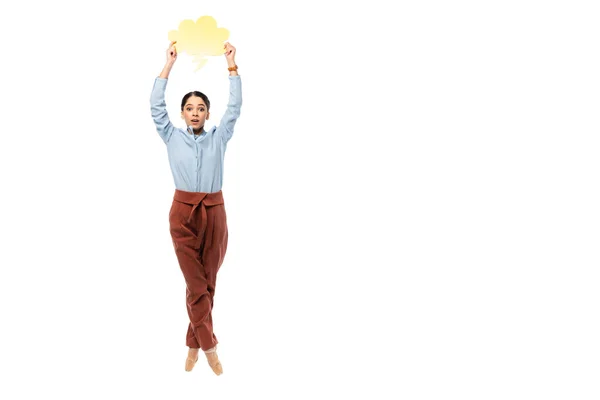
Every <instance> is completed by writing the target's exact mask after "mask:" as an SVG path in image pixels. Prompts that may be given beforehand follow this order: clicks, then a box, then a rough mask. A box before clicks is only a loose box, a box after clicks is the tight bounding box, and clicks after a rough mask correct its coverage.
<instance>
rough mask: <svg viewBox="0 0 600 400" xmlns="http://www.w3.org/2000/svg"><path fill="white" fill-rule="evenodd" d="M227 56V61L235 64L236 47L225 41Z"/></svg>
mask: <svg viewBox="0 0 600 400" xmlns="http://www.w3.org/2000/svg"><path fill="white" fill-rule="evenodd" d="M224 48H225V58H226V59H227V63H228V64H230V65H231V66H233V65H235V47H233V46H232V45H231V44H229V42H225V46H224Z"/></svg>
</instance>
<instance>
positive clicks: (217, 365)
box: [204, 346, 223, 375]
mask: <svg viewBox="0 0 600 400" xmlns="http://www.w3.org/2000/svg"><path fill="white" fill-rule="evenodd" d="M204 354H206V360H207V361H208V365H209V366H210V368H211V369H212V370H213V372H214V373H215V374H216V375H221V374H222V373H223V366H222V365H221V362H220V361H219V357H218V356H217V347H216V346H215V347H213V348H212V349H209V350H205V351H204Z"/></svg>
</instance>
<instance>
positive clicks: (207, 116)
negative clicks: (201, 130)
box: [206, 111, 210, 119]
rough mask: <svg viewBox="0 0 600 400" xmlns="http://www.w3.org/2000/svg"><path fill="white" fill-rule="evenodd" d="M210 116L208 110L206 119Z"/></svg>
mask: <svg viewBox="0 0 600 400" xmlns="http://www.w3.org/2000/svg"><path fill="white" fill-rule="evenodd" d="M209 117H210V112H208V111H207V112H206V119H208V118H209Z"/></svg>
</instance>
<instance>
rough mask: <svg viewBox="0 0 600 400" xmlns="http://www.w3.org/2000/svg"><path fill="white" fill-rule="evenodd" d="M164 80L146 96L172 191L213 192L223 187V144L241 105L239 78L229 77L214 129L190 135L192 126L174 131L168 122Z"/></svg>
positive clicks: (158, 80) (229, 135)
mask: <svg viewBox="0 0 600 400" xmlns="http://www.w3.org/2000/svg"><path fill="white" fill-rule="evenodd" d="M166 87H167V79H166V78H160V77H157V78H156V79H155V80H154V87H153V88H152V94H151V95H150V110H151V113H152V119H153V120H154V124H155V125H156V130H157V132H158V134H159V136H160V137H161V139H162V140H163V142H165V144H166V145H167V153H168V155H169V164H170V166H171V173H172V174H173V180H174V181H175V188H177V189H179V190H185V191H186V192H204V193H214V192H218V191H219V190H221V187H222V186H223V162H224V158H225V150H226V149H227V142H229V139H231V136H232V135H233V127H234V125H235V121H236V120H237V119H238V117H239V116H240V108H241V105H242V82H241V79H240V76H239V75H233V76H232V75H230V76H229V102H228V104H227V110H226V111H225V115H223V118H221V122H220V123H219V125H218V126H213V127H212V128H211V129H210V130H208V131H203V132H202V133H201V134H200V135H199V136H196V135H194V131H193V129H192V126H191V125H190V126H188V127H187V129H186V130H183V129H180V128H176V127H174V126H173V124H172V123H171V121H170V120H169V115H168V114H167V108H166V106H167V105H166V103H165V89H166Z"/></svg>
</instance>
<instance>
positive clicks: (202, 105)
mask: <svg viewBox="0 0 600 400" xmlns="http://www.w3.org/2000/svg"><path fill="white" fill-rule="evenodd" d="M185 106H186V107H193V106H194V105H193V104H190V103H188V104H186V105H185ZM198 107H206V104H204V103H202V104H198Z"/></svg>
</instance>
